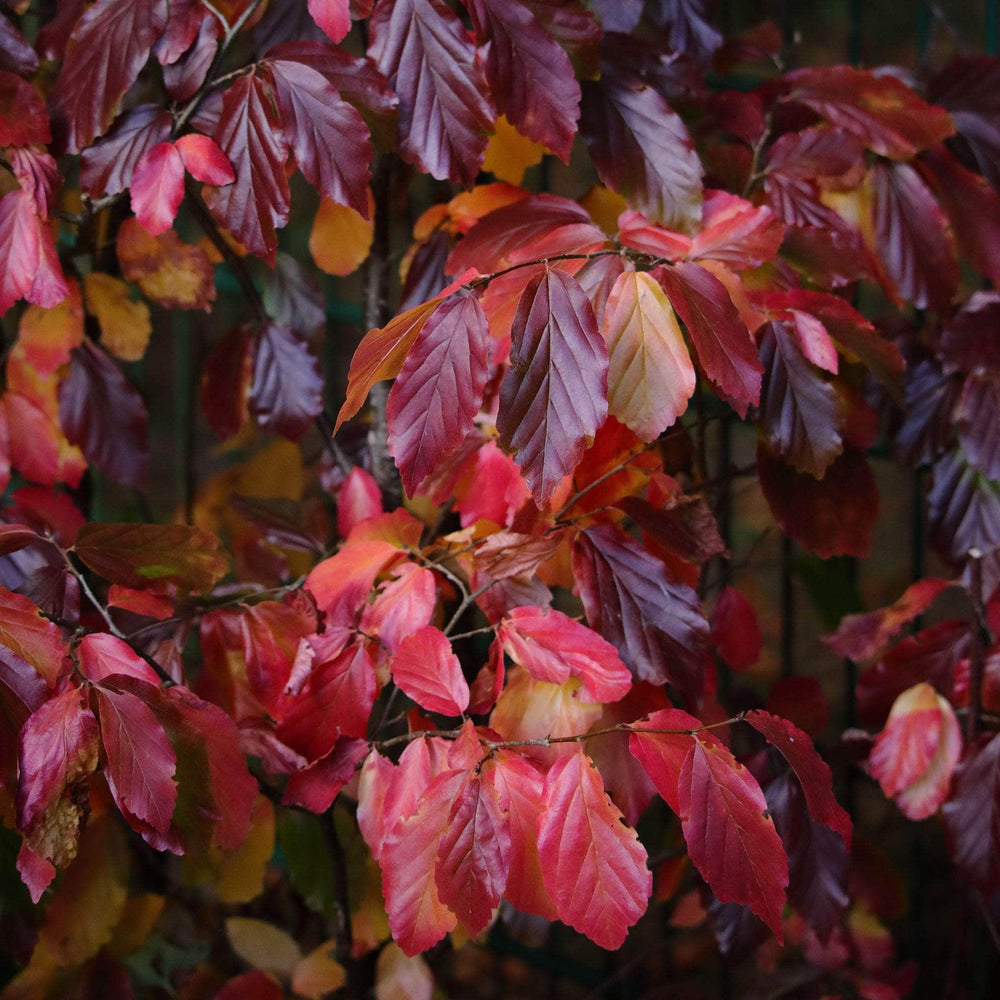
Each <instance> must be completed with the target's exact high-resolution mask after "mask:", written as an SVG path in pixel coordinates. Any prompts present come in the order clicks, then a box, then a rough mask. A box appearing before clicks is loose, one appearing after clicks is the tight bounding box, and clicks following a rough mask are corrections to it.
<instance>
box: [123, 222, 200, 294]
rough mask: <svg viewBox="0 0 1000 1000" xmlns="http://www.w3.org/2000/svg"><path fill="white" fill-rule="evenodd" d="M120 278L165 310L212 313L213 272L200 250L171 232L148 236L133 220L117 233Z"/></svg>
mask: <svg viewBox="0 0 1000 1000" xmlns="http://www.w3.org/2000/svg"><path fill="white" fill-rule="evenodd" d="M118 262H119V263H120V264H121V266H122V274H124V275H125V277H126V278H127V279H128V280H129V281H134V282H135V283H136V284H137V285H138V286H139V287H140V288H141V289H142V292H143V294H144V295H146V296H148V297H149V298H151V299H152V300H153V301H154V302H158V303H159V304H160V305H161V306H163V307H164V308H165V309H204V310H205V312H210V311H211V303H212V302H213V301H214V300H215V270H214V268H213V266H212V262H211V260H209V258H208V256H207V255H206V253H205V251H204V249H203V248H202V247H201V246H196V245H192V244H189V243H185V242H183V241H182V240H181V238H180V237H179V236H178V235H177V233H175V232H174V230H172V229H168V230H167V231H166V232H165V233H162V234H161V235H159V236H150V235H149V233H147V232H146V230H145V229H143V228H142V226H140V225H139V223H138V222H137V221H136V220H135V219H126V220H125V221H124V222H123V223H122V224H121V228H120V229H119V230H118Z"/></svg>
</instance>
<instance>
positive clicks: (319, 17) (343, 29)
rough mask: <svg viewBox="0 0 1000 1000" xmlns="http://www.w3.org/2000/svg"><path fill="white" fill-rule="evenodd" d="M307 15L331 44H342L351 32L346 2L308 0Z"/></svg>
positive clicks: (341, 0)
mask: <svg viewBox="0 0 1000 1000" xmlns="http://www.w3.org/2000/svg"><path fill="white" fill-rule="evenodd" d="M309 13H310V14H312V17H313V20H314V21H315V22H316V23H317V24H318V25H319V26H320V27H321V28H322V29H323V31H324V33H325V34H326V36H327V38H329V39H330V41H331V42H342V41H343V40H344V39H345V38H346V37H347V33H348V32H349V31H350V30H351V5H350V3H349V2H348V0H309Z"/></svg>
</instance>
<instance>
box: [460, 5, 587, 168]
mask: <svg viewBox="0 0 1000 1000" xmlns="http://www.w3.org/2000/svg"><path fill="white" fill-rule="evenodd" d="M468 8H469V14H470V15H471V17H472V23H473V25H474V26H475V29H476V36H477V40H478V41H479V43H480V44H483V43H485V45H486V49H485V57H484V58H485V70H486V79H487V80H488V81H489V85H490V90H491V91H492V92H493V96H494V98H495V99H496V102H497V106H498V108H499V110H500V113H501V114H503V115H505V116H506V117H507V120H508V121H509V122H510V123H511V124H512V125H513V126H514V128H516V129H517V130H518V132H520V133H521V134H522V135H524V136H527V137H528V138H529V139H532V140H534V141H535V142H538V143H541V144H542V145H543V146H547V147H548V148H549V149H551V150H552V152H554V153H555V154H556V155H557V156H558V157H560V159H562V160H563V162H566V163H568V162H569V153H570V148H571V147H572V145H573V136H574V134H575V132H576V121H577V118H579V116H580V85H579V84H578V83H577V82H576V77H575V75H574V73H573V66H572V64H571V63H570V61H569V56H567V55H566V52H565V50H564V49H563V48H562V46H561V45H559V43H558V42H557V41H556V40H555V39H554V38H553V37H552V35H550V34H549V32H548V31H546V30H545V28H544V27H542V25H541V24H539V22H538V20H537V19H536V17H535V16H534V15H533V14H532V13H531V12H530V10H528V9H526V8H525V7H524V6H523V5H522V4H520V3H516V2H515V3H510V2H509V0H471V2H470V3H469V5H468Z"/></svg>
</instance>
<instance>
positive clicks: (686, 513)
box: [588, 492, 726, 565]
mask: <svg viewBox="0 0 1000 1000" xmlns="http://www.w3.org/2000/svg"><path fill="white" fill-rule="evenodd" d="M588 499H589V497H588ZM660 502H662V503H663V506H662V507H661V506H654V505H653V504H652V503H650V502H649V501H648V500H642V499H640V498H639V497H622V499H621V500H619V501H617V503H615V506H616V507H617V508H618V509H619V510H621V511H624V512H625V513H626V514H628V516H629V517H630V518H631V519H632V520H633V521H635V523H636V524H637V525H638V526H639V527H640V528H642V530H643V531H644V532H645V533H646V534H647V535H648V536H649V537H650V538H651V539H652V541H653V542H654V543H655V544H656V545H657V546H661V547H662V549H666V550H667V552H668V553H669V554H670V556H676V557H678V558H679V559H683V560H684V561H685V562H688V563H693V564H695V565H701V564H702V563H705V562H708V560H709V559H711V558H712V557H713V556H718V555H722V554H723V553H724V552H725V551H726V543H725V542H724V541H723V540H722V536H721V535H720V534H719V526H718V524H717V523H716V520H715V517H714V516H713V514H712V509H711V507H709V506H708V503H707V501H706V500H705V498H704V497H701V496H688V495H686V494H684V493H681V492H678V493H676V494H675V495H673V496H668V497H667V498H666V499H664V500H662V501H660ZM654 551H662V550H654Z"/></svg>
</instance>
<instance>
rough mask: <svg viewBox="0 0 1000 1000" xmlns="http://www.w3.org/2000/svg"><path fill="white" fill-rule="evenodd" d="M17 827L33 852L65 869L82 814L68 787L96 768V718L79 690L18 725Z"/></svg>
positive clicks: (58, 697)
mask: <svg viewBox="0 0 1000 1000" xmlns="http://www.w3.org/2000/svg"><path fill="white" fill-rule="evenodd" d="M19 744H20V745H19V751H18V785H17V825H18V827H19V828H20V830H21V831H22V832H23V833H24V835H25V838H26V842H27V843H28V845H29V846H30V848H31V849H32V851H33V852H34V853H35V854H37V855H40V856H41V857H43V858H47V859H49V860H50V861H52V862H53V863H54V864H56V865H57V866H60V867H61V866H63V865H65V864H67V863H68V862H69V861H71V860H72V859H73V858H74V857H75V855H76V848H77V841H78V838H79V829H80V824H81V821H82V817H83V810H82V808H81V807H80V806H78V805H77V804H76V802H75V800H74V799H73V797H72V786H73V785H74V784H76V783H77V782H79V781H82V780H84V779H85V778H86V777H87V776H88V775H89V774H90V773H91V772H93V771H94V769H95V768H96V767H97V753H98V726H97V719H95V718H94V715H93V713H92V712H91V711H90V709H89V708H87V707H86V706H85V704H84V702H83V699H82V698H81V693H80V691H79V689H78V688H73V687H70V688H66V689H65V690H64V691H62V692H61V693H60V694H58V695H56V696H55V697H53V698H51V699H49V700H48V701H47V702H45V703H44V704H43V705H42V706H41V707H39V708H38V709H36V710H35V712H34V713H32V715H31V717H30V718H29V719H28V720H27V721H26V722H25V723H24V725H23V726H22V727H21V733H20V737H19Z"/></svg>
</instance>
